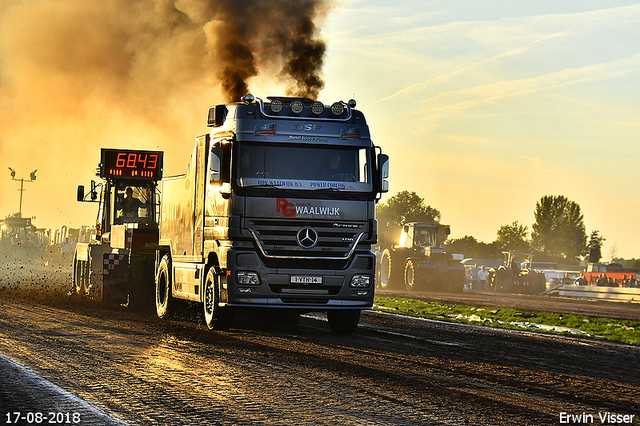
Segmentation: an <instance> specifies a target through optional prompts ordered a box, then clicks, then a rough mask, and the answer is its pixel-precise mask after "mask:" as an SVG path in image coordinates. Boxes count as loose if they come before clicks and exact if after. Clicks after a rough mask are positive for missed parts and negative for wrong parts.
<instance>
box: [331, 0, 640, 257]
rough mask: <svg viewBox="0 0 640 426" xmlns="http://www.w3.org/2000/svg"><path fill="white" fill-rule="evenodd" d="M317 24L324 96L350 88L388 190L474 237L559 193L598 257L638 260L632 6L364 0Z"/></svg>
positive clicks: (639, 54)
mask: <svg viewBox="0 0 640 426" xmlns="http://www.w3.org/2000/svg"><path fill="white" fill-rule="evenodd" d="M323 29H324V34H325V35H326V36H327V37H328V40H329V50H328V55H327V66H326V81H327V86H326V88H325V90H324V92H323V95H324V97H325V98H327V99H332V98H335V97H345V98H346V97H351V96H353V94H355V98H356V100H357V101H358V104H359V107H360V108H361V109H362V110H363V111H364V112H365V114H366V115H367V117H368V121H369V123H370V125H371V127H372V132H373V137H374V138H375V141H376V143H378V144H379V145H381V146H382V147H383V148H384V149H385V151H386V152H388V153H389V154H390V155H391V158H392V180H391V183H392V191H391V194H394V193H395V192H397V191H400V190H403V189H408V190H411V191H416V192H417V193H418V194H419V195H420V196H422V197H423V198H425V201H426V202H427V204H430V205H432V206H433V207H436V208H438V209H439V210H440V211H441V212H442V221H443V222H445V223H448V224H450V225H451V228H452V237H461V236H464V235H473V236H475V237H476V238H478V239H479V240H483V241H486V242H490V241H493V240H494V239H495V237H496V231H497V230H498V228H499V227H500V226H502V225H506V224H509V223H512V222H513V221H516V220H517V221H519V222H520V223H523V224H525V225H527V226H529V227H531V225H532V223H533V221H534V218H533V211H534V209H535V203H536V201H538V200H539V199H540V198H541V197H542V196H544V195H565V196H567V197H568V198H569V199H571V200H574V201H576V202H577V203H578V204H580V206H581V207H582V210H583V213H584V216H585V224H586V227H587V232H588V233H589V232H590V231H591V230H594V229H597V230H599V231H600V232H601V235H603V236H604V237H605V238H606V239H607V240H606V242H605V256H608V255H610V254H611V250H612V249H615V250H616V252H617V254H618V255H619V256H624V257H627V258H630V257H640V245H639V244H638V242H639V241H640V226H638V222H639V221H640V187H639V183H640V168H639V166H640V164H638V160H639V159H640V155H639V154H640V146H639V145H638V139H639V136H640V84H639V81H640V80H639V77H640V3H637V2H631V1H536V2H512V1H482V2H471V1H469V2H467V1H451V2H436V1H409V2H402V3H400V4H398V5H389V4H387V3H386V2H377V1H364V0H363V1H353V2H348V3H345V4H344V6H343V7H342V8H339V9H337V10H334V12H333V13H332V14H331V15H330V16H329V18H328V19H327V22H326V25H325V26H324V27H323Z"/></svg>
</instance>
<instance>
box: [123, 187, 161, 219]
mask: <svg viewBox="0 0 640 426" xmlns="http://www.w3.org/2000/svg"><path fill="white" fill-rule="evenodd" d="M152 203H153V191H152V189H151V188H146V187H142V186H132V185H118V187H117V188H116V190H115V203H114V204H115V205H114V208H115V220H114V223H116V224H121V223H154V210H153V204H152Z"/></svg>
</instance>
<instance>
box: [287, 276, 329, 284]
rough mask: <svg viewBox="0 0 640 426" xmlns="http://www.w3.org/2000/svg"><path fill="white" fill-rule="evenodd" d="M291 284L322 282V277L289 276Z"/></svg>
mask: <svg viewBox="0 0 640 426" xmlns="http://www.w3.org/2000/svg"><path fill="white" fill-rule="evenodd" d="M291 284H322V277H305V276H295V275H294V276H291Z"/></svg>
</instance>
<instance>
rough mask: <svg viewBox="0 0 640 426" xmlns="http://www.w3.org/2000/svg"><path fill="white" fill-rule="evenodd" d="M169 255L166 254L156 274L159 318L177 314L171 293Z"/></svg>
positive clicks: (167, 317) (168, 317)
mask: <svg viewBox="0 0 640 426" xmlns="http://www.w3.org/2000/svg"><path fill="white" fill-rule="evenodd" d="M170 262H171V261H170V260H169V255H165V256H164V257H163V258H162V260H161V261H160V265H159V266H158V273H157V275H156V313H157V314H158V317H159V318H164V319H170V318H171V317H173V316H174V314H175V308H174V304H175V303H174V302H175V301H174V300H173V295H172V294H171V264H170Z"/></svg>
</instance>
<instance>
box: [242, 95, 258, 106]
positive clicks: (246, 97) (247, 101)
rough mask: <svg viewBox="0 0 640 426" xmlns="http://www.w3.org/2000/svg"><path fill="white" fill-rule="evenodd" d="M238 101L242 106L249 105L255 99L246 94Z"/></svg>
mask: <svg viewBox="0 0 640 426" xmlns="http://www.w3.org/2000/svg"><path fill="white" fill-rule="evenodd" d="M240 100H241V101H242V103H243V104H245V105H250V104H252V103H253V101H255V100H256V98H255V96H253V95H252V94H251V93H248V94H246V95H244V96H243V97H241V98H240Z"/></svg>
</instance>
